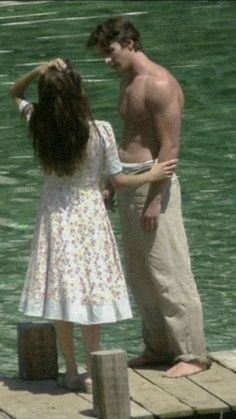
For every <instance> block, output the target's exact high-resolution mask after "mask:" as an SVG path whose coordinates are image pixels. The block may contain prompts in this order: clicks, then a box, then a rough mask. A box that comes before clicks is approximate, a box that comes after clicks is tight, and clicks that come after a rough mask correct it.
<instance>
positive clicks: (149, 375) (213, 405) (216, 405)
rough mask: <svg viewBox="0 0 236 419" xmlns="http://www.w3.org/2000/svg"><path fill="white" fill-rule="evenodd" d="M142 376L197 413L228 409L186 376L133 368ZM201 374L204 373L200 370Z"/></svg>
mask: <svg viewBox="0 0 236 419" xmlns="http://www.w3.org/2000/svg"><path fill="white" fill-rule="evenodd" d="M135 371H136V372H137V373H138V374H140V375H141V376H142V377H144V378H145V379H147V380H148V381H151V382H152V383H153V384H155V385H157V386H158V387H160V388H162V389H163V390H165V391H166V392H167V393H169V394H171V395H172V396H174V397H175V398H176V399H178V400H180V401H181V402H182V403H184V404H185V405H187V406H190V407H191V408H192V409H193V410H194V411H195V412H197V413H199V414H204V413H205V414H210V413H216V412H219V411H220V412H226V411H229V406H228V405H226V404H225V403H223V402H222V400H219V399H218V398H217V397H215V396H213V395H212V394H210V393H208V391H205V390H203V389H202V388H201V387H199V386H198V385H196V384H195V383H193V382H192V381H190V380H188V378H178V379H176V378H167V377H163V376H162V375H163V371H162V370H158V369H150V368H145V369H141V368H140V369H137V368H136V369H135ZM201 374H205V372H202V373H201Z"/></svg>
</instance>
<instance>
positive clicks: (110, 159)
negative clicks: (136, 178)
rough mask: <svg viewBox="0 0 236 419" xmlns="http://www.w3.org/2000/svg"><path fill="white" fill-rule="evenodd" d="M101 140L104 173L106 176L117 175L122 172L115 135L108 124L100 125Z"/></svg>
mask: <svg viewBox="0 0 236 419" xmlns="http://www.w3.org/2000/svg"><path fill="white" fill-rule="evenodd" d="M102 127H103V129H102V139H103V146H104V155H105V172H106V174H108V175H117V174H118V173H121V172H122V165H121V162H120V159H119V155H118V149H117V145H116V140H115V135H114V132H113V129H112V127H111V125H110V124H109V123H108V122H103V123H102Z"/></svg>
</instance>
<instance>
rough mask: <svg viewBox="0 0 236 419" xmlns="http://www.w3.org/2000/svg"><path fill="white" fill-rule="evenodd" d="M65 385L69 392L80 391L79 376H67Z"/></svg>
mask: <svg viewBox="0 0 236 419" xmlns="http://www.w3.org/2000/svg"><path fill="white" fill-rule="evenodd" d="M64 385H65V387H66V388H67V389H68V390H72V391H75V390H80V388H81V380H80V376H79V374H73V375H71V374H65V377H64Z"/></svg>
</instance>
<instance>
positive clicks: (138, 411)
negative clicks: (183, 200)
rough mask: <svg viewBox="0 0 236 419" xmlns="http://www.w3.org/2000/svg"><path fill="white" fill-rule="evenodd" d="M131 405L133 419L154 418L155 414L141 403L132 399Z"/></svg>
mask: <svg viewBox="0 0 236 419" xmlns="http://www.w3.org/2000/svg"><path fill="white" fill-rule="evenodd" d="M130 407H131V416H130V418H131V419H154V416H153V414H152V413H151V412H148V410H146V409H144V408H143V407H142V406H140V405H139V404H137V403H135V402H134V401H133V400H131V401H130Z"/></svg>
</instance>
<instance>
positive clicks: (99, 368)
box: [91, 349, 130, 419]
mask: <svg viewBox="0 0 236 419" xmlns="http://www.w3.org/2000/svg"><path fill="white" fill-rule="evenodd" d="M91 365H92V379H93V407H94V412H95V415H96V416H97V417H98V418H100V419H130V398H129V383H128V370H127V356H126V352H125V351H123V350H121V349H117V350H111V351H97V352H92V354H91Z"/></svg>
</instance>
